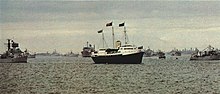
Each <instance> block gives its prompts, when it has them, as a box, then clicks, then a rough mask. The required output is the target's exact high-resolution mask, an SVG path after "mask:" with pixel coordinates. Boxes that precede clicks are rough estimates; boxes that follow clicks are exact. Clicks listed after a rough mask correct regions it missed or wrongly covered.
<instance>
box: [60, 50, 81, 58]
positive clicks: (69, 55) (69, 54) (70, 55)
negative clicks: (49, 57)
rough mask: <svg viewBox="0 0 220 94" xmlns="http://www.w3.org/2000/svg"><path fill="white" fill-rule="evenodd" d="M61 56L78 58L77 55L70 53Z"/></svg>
mask: <svg viewBox="0 0 220 94" xmlns="http://www.w3.org/2000/svg"><path fill="white" fill-rule="evenodd" d="M63 56H68V57H78V56H79V54H75V53H73V52H72V51H71V52H70V53H67V54H64V55H63Z"/></svg>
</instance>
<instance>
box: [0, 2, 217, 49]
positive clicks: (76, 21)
mask: <svg viewBox="0 0 220 94" xmlns="http://www.w3.org/2000/svg"><path fill="white" fill-rule="evenodd" d="M0 7H1V11H0V39H1V51H3V50H5V49H6V46H3V43H4V42H6V39H7V38H13V39H14V40H15V41H16V42H19V43H20V46H21V49H25V48H27V49H29V50H31V51H32V52H46V51H49V52H52V51H53V50H54V49H56V50H57V51H58V52H62V53H65V52H68V51H71V50H72V51H73V52H80V51H81V50H82V47H83V46H85V45H86V42H87V41H89V42H90V43H91V44H95V45H96V47H101V46H102V42H101V34H98V33H97V31H98V30H100V29H103V30H104V33H105V36H106V37H105V38H106V40H107V43H108V46H110V47H111V46H112V36H111V27H105V25H106V23H108V22H111V21H113V23H114V25H113V26H114V28H115V35H116V36H115V37H116V39H117V40H121V41H124V40H123V28H119V27H118V24H119V23H122V22H124V21H125V23H126V28H127V32H128V36H129V40H130V43H133V44H136V45H143V46H144V47H145V48H147V47H148V46H149V47H150V48H152V49H155V50H158V49H161V50H164V51H169V50H172V49H173V48H178V49H182V48H191V47H193V48H195V47H198V48H199V49H202V48H205V47H207V46H208V45H209V44H210V45H213V46H214V47H216V48H220V2H217V1H214V2H204V1H203V2H201V1H198V2H191V1H182V2H177V1H176V2H175V1H139V2H138V1H126V2H122V1H120V2H119V1H96V2H92V1H89V2H88V1H57V0H56V1H53V0H50V1H44V0H42V1H10V0H5V1H1V2H0Z"/></svg>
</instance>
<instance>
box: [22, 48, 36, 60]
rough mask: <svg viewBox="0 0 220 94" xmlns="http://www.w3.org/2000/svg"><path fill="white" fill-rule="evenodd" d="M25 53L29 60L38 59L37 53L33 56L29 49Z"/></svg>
mask: <svg viewBox="0 0 220 94" xmlns="http://www.w3.org/2000/svg"><path fill="white" fill-rule="evenodd" d="M24 53H25V55H26V56H27V57H28V58H35V57H36V53H34V54H31V53H30V52H29V51H28V50H27V49H26V50H25V51H24Z"/></svg>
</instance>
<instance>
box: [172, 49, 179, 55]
mask: <svg viewBox="0 0 220 94" xmlns="http://www.w3.org/2000/svg"><path fill="white" fill-rule="evenodd" d="M170 54H171V56H181V51H179V50H178V49H174V50H172V51H170Z"/></svg>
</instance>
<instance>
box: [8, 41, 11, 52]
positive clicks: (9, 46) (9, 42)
mask: <svg viewBox="0 0 220 94" xmlns="http://www.w3.org/2000/svg"><path fill="white" fill-rule="evenodd" d="M7 40H8V51H9V50H10V48H11V39H7Z"/></svg>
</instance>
